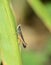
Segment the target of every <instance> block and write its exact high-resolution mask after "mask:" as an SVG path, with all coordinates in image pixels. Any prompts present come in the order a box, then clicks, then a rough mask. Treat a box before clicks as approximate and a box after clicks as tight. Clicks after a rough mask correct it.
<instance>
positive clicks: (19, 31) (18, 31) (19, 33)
mask: <svg viewBox="0 0 51 65" xmlns="http://www.w3.org/2000/svg"><path fill="white" fill-rule="evenodd" d="M17 33H18V41H19V40H20V41H21V42H22V45H23V47H24V48H26V45H27V43H26V42H25V40H24V37H23V34H22V30H21V25H20V24H19V25H18V26H17Z"/></svg>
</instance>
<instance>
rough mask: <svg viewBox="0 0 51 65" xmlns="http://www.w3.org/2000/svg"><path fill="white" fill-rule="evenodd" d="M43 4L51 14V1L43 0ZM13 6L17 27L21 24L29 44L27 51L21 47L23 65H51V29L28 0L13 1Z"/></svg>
mask: <svg viewBox="0 0 51 65" xmlns="http://www.w3.org/2000/svg"><path fill="white" fill-rule="evenodd" d="M30 1H31V0H30ZM34 1H35V0H34ZM41 2H42V3H43V5H44V6H47V8H48V9H47V10H48V12H49V13H50V14H51V0H41ZM47 4H48V5H47ZM11 5H12V8H13V11H14V14H15V18H16V21H17V25H18V24H21V29H22V33H23V36H24V39H25V41H26V43H27V47H26V48H25V49H24V48H23V47H22V46H21V53H22V60H23V65H51V32H50V31H51V28H50V29H49V28H48V26H46V23H45V24H44V22H43V20H42V19H41V17H40V16H39V15H38V14H36V11H34V10H33V8H32V7H31V5H30V4H29V3H28V2H27V0H11ZM40 10H41V9H40ZM37 12H38V11H37ZM42 14H43V11H42ZM45 16H46V15H45ZM50 16H51V15H50ZM47 18H48V17H47ZM49 23H50V24H51V22H49Z"/></svg>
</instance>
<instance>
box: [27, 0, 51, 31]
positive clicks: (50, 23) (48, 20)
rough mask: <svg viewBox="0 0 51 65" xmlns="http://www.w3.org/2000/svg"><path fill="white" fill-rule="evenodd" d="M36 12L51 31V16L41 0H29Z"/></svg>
mask: <svg viewBox="0 0 51 65" xmlns="http://www.w3.org/2000/svg"><path fill="white" fill-rule="evenodd" d="M28 3H29V4H30V5H31V6H32V8H33V10H34V11H35V12H36V14H37V15H38V16H39V17H40V18H41V20H42V21H43V23H44V24H45V25H46V27H47V28H48V29H49V30H50V31H51V16H50V14H49V12H48V11H47V8H46V7H45V5H43V3H42V2H41V0H28Z"/></svg>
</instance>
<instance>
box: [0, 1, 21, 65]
mask: <svg viewBox="0 0 51 65" xmlns="http://www.w3.org/2000/svg"><path fill="white" fill-rule="evenodd" d="M0 53H1V55H0V59H1V60H2V61H3V63H4V65H5V64H6V65H22V62H21V54H20V50H19V47H18V40H17V34H16V21H15V18H14V16H13V12H12V11H11V8H10V3H9V2H8V0H1V1H0Z"/></svg>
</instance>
